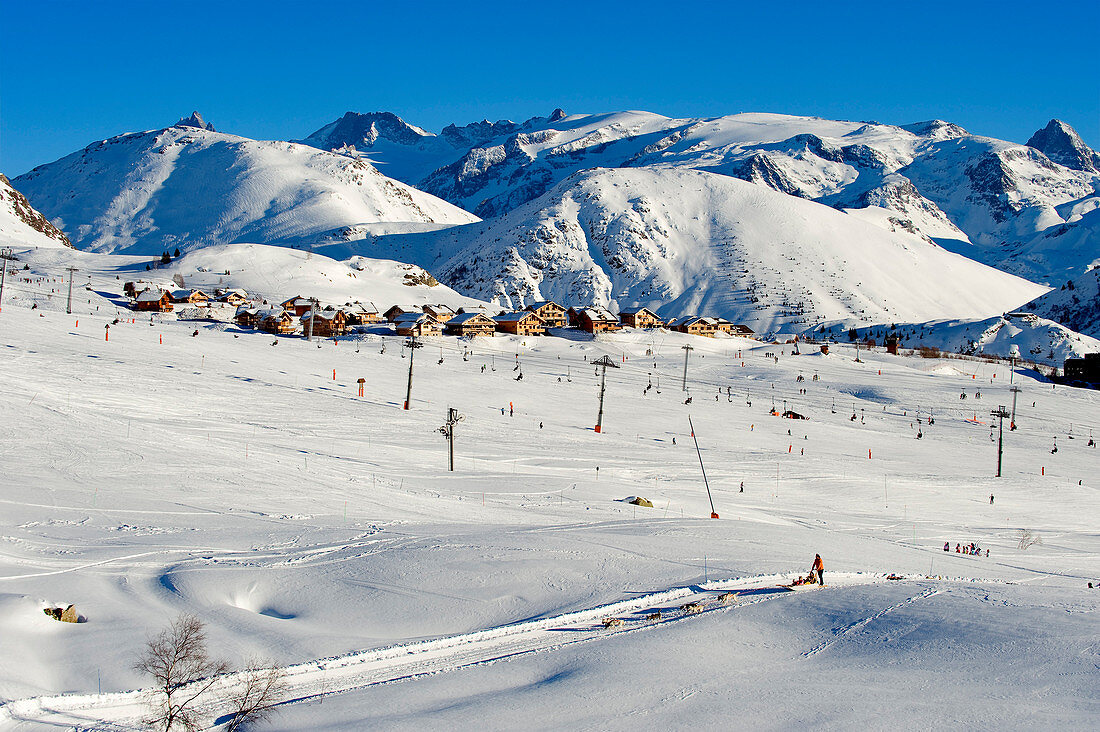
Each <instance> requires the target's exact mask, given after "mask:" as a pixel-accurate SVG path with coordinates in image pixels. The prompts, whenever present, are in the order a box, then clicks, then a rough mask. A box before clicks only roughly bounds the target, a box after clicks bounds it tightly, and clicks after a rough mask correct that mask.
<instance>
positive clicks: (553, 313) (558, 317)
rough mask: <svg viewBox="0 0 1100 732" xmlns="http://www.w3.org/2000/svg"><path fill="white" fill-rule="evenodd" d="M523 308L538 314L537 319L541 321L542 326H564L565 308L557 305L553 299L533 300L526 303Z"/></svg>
mask: <svg viewBox="0 0 1100 732" xmlns="http://www.w3.org/2000/svg"><path fill="white" fill-rule="evenodd" d="M524 310H527V311H528V312H532V313H534V314H535V315H537V316H539V320H541V321H542V324H543V327H546V328H564V327H565V308H563V307H562V306H561V305H558V304H557V303H556V302H554V301H553V300H543V301H541V302H533V303H531V304H530V305H528V306H527V307H526V308H524Z"/></svg>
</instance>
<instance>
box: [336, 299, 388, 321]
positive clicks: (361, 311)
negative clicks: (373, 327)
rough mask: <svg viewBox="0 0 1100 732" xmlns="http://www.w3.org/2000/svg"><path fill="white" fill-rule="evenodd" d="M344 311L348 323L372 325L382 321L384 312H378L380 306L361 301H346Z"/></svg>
mask: <svg viewBox="0 0 1100 732" xmlns="http://www.w3.org/2000/svg"><path fill="white" fill-rule="evenodd" d="M344 313H345V314H346V315H347V319H348V325H370V324H372V323H380V322H382V314H381V313H379V312H378V308H376V307H374V306H373V305H364V304H363V303H361V302H354V303H350V302H349V303H345V304H344Z"/></svg>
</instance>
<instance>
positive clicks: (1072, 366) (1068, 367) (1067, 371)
mask: <svg viewBox="0 0 1100 732" xmlns="http://www.w3.org/2000/svg"><path fill="white" fill-rule="evenodd" d="M1063 369H1064V370H1063V372H1062V373H1063V374H1064V375H1065V378H1066V380H1067V381H1081V382H1085V383H1090V384H1100V353H1086V354H1085V356H1084V358H1067V359H1066V362H1065V364H1063Z"/></svg>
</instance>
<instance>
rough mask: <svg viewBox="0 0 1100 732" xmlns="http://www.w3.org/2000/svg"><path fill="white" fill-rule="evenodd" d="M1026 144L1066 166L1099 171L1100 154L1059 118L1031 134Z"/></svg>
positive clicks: (1094, 171) (1074, 168)
mask: <svg viewBox="0 0 1100 732" xmlns="http://www.w3.org/2000/svg"><path fill="white" fill-rule="evenodd" d="M1027 146H1028V147H1033V148H1035V149H1036V150H1038V151H1039V152H1041V153H1043V154H1044V155H1046V156H1047V157H1048V158H1050V159H1051V160H1053V161H1054V162H1056V163H1058V164H1059V165H1064V166H1065V167H1067V168H1072V169H1073V170H1082V171H1085V172H1088V173H1096V172H1100V155H1098V154H1097V153H1096V152H1094V151H1093V150H1092V149H1091V148H1090V147H1089V146H1088V145H1086V144H1085V142H1084V140H1082V139H1081V136H1080V135H1078V134H1077V130H1075V129H1073V128H1072V127H1070V126H1069V125H1067V124H1066V123H1065V122H1063V121H1061V120H1057V119H1052V120H1051V121H1050V122H1049V123H1048V124H1047V126H1046V127H1044V128H1043V129H1041V130H1039V131H1038V132H1036V133H1035V134H1034V135H1032V136H1031V139H1030V140H1028V141H1027Z"/></svg>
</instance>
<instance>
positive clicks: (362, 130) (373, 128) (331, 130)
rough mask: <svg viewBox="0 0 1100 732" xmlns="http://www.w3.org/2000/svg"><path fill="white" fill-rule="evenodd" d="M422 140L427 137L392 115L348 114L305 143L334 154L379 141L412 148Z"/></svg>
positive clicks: (368, 145)
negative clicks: (316, 143) (343, 148)
mask: <svg viewBox="0 0 1100 732" xmlns="http://www.w3.org/2000/svg"><path fill="white" fill-rule="evenodd" d="M425 137H427V135H425V134H423V133H422V132H420V131H418V130H416V129H415V128H413V127H412V126H411V125H409V124H408V123H407V122H405V120H403V119H401V118H400V117H398V116H397V115H396V114H394V113H392V112H367V113H365V114H360V113H358V112H348V113H346V114H345V115H344V116H343V117H341V118H340V119H338V120H336V122H334V123H332V124H330V125H325V126H324V127H322V128H321V129H319V130H317V131H316V132H314V133H313V134H312V135H310V136H309V138H307V139H309V140H312V141H316V142H318V143H320V146H321V147H322V148H324V149H327V150H337V149H339V148H341V147H345V146H351V147H357V148H363V149H369V148H370V147H372V146H373V145H374V143H375V142H377V141H378V139H379V138H382V139H386V140H389V141H391V142H396V143H398V144H400V145H415V144H417V143H418V142H420V141H421V140H423V139H424V138H425Z"/></svg>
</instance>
